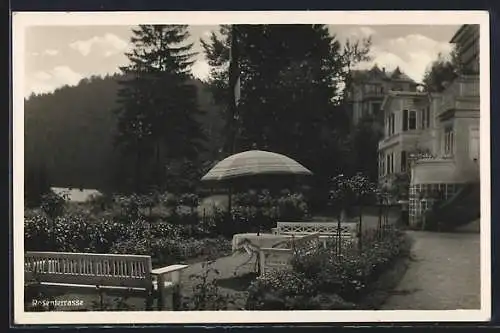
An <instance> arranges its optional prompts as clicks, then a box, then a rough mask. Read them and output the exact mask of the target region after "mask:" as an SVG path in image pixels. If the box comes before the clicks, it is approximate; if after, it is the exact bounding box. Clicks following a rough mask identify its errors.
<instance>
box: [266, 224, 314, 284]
mask: <svg viewBox="0 0 500 333" xmlns="http://www.w3.org/2000/svg"><path fill="white" fill-rule="evenodd" d="M319 244H320V240H319V233H314V234H310V235H307V236H302V237H292V238H291V239H288V240H285V241H283V242H281V243H279V244H277V245H275V247H272V248H259V249H258V251H259V261H260V262H259V267H260V274H261V275H263V274H264V273H265V272H268V271H270V270H276V269H287V268H289V267H290V264H291V259H292V258H293V256H294V255H295V254H296V253H298V252H299V251H310V250H313V249H315V248H317V247H318V246H319Z"/></svg>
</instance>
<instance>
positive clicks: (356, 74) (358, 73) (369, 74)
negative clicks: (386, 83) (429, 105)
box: [351, 64, 415, 83]
mask: <svg viewBox="0 0 500 333" xmlns="http://www.w3.org/2000/svg"><path fill="white" fill-rule="evenodd" d="M351 75H352V79H353V80H354V81H358V82H359V81H370V80H371V79H375V78H380V79H382V80H394V81H406V82H412V83H415V81H414V80H413V79H412V78H410V77H409V76H408V75H406V74H405V73H403V72H402V71H401V69H400V68H399V67H396V69H395V70H394V71H386V70H384V69H380V68H379V67H378V65H377V64H375V65H373V67H372V68H371V69H364V70H359V69H358V70H353V71H352V72H351Z"/></svg>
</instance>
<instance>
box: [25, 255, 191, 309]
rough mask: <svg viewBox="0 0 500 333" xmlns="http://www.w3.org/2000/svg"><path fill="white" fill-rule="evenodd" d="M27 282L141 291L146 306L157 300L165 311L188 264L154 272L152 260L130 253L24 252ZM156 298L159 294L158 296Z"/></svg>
mask: <svg viewBox="0 0 500 333" xmlns="http://www.w3.org/2000/svg"><path fill="white" fill-rule="evenodd" d="M24 259H25V261H24V279H25V281H29V280H36V281H37V282H38V283H41V284H42V285H47V286H54V287H72V288H96V287H99V288H102V289H107V290H115V291H119V290H123V291H133V292H139V293H140V294H142V295H144V296H145V298H146V307H147V308H150V305H151V304H152V300H153V299H154V298H157V300H158V308H159V309H161V310H163V309H165V308H166V307H167V305H169V304H170V305H172V304H173V298H174V294H175V293H177V292H178V290H179V288H180V281H181V272H182V271H183V270H184V269H185V268H187V267H188V266H187V265H170V266H166V267H162V268H158V269H152V263H151V257H150V256H145V255H128V254H94V253H70V252H32V251H28V252H25V255H24ZM155 295H157V296H156V297H155Z"/></svg>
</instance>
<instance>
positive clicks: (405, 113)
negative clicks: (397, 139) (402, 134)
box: [403, 110, 408, 131]
mask: <svg viewBox="0 0 500 333" xmlns="http://www.w3.org/2000/svg"><path fill="white" fill-rule="evenodd" d="M407 130H408V110H403V131H407Z"/></svg>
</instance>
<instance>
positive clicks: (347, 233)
mask: <svg viewBox="0 0 500 333" xmlns="http://www.w3.org/2000/svg"><path fill="white" fill-rule="evenodd" d="M273 233H274V234H276V235H310V234H313V233H318V234H319V235H320V237H319V238H320V239H321V240H322V242H323V245H324V246H326V240H327V239H328V238H331V237H337V236H338V223H337V222H277V224H276V228H273ZM340 237H341V239H342V240H349V241H350V240H354V238H356V224H355V223H341V225H340Z"/></svg>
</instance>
